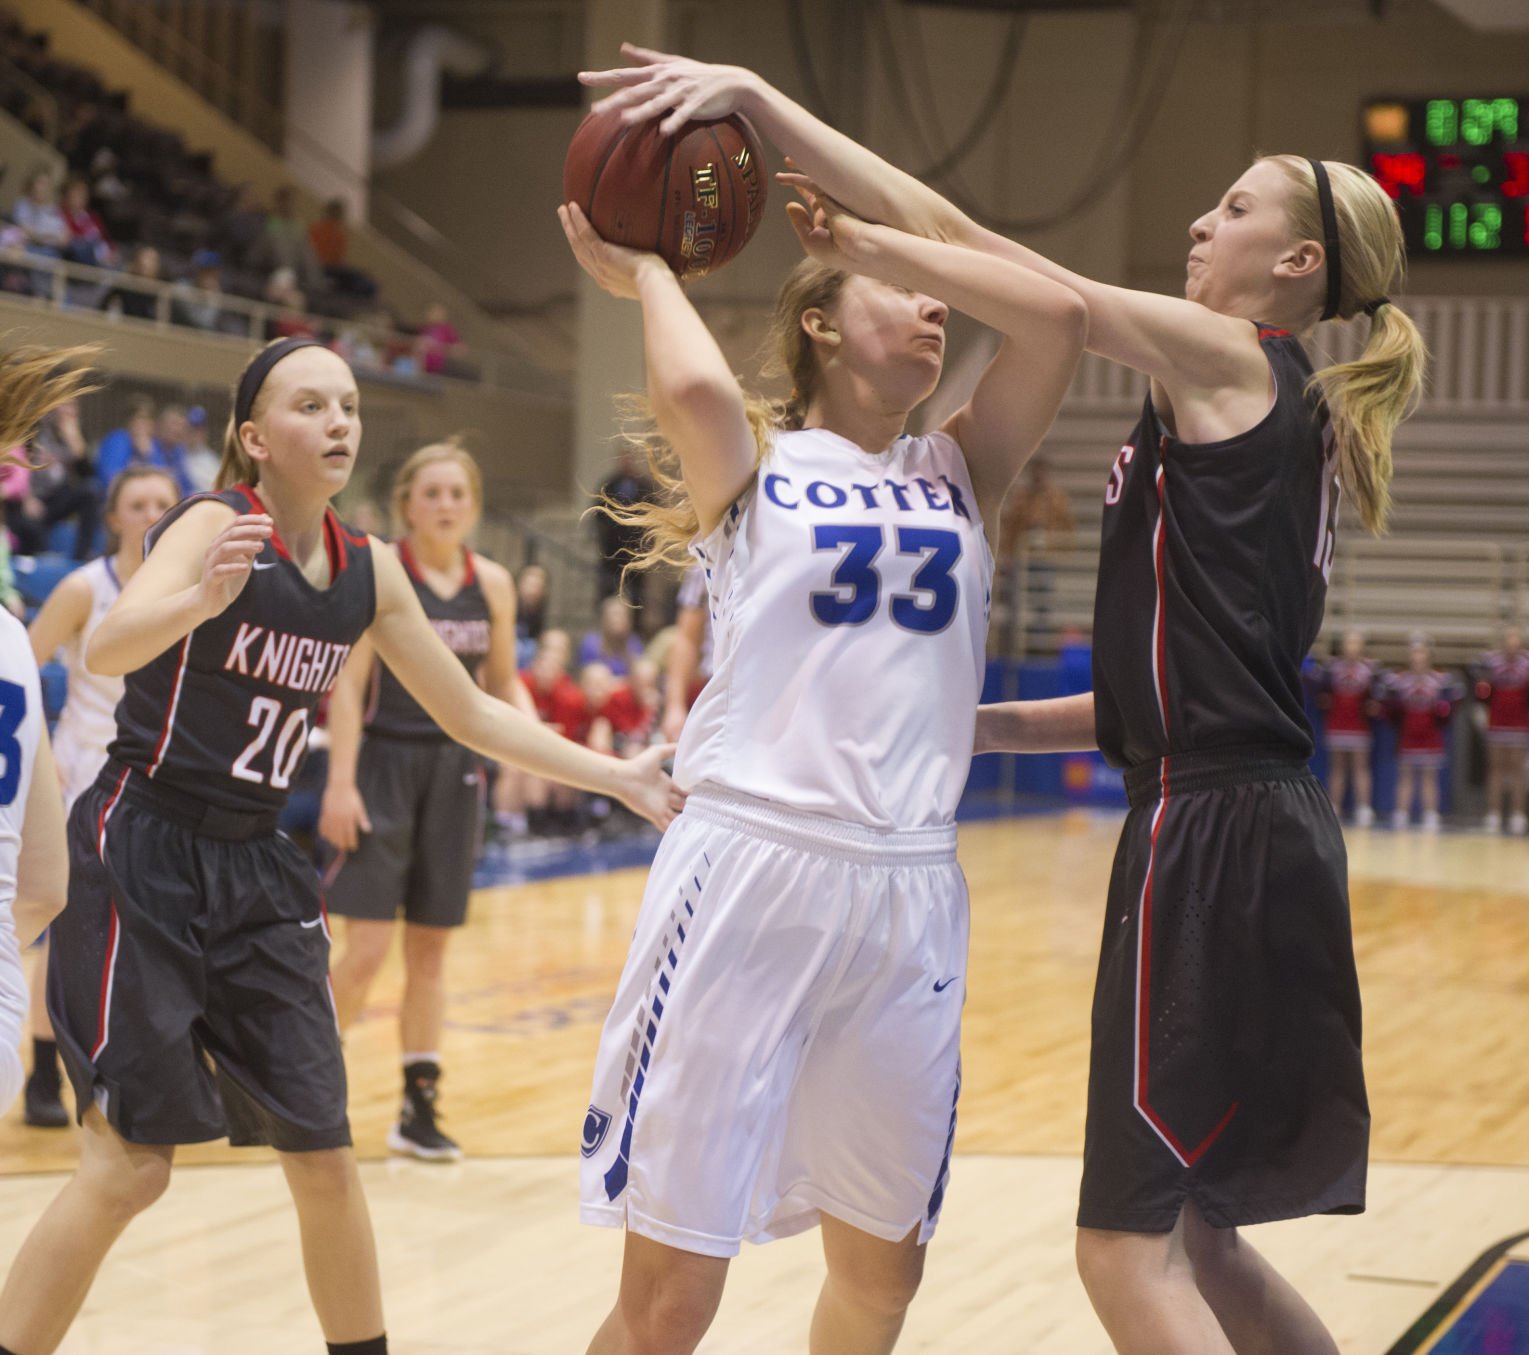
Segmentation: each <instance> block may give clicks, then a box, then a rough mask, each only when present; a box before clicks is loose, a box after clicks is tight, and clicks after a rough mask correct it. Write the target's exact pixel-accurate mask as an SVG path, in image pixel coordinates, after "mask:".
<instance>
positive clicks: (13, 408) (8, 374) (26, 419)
mask: <svg viewBox="0 0 1529 1355" xmlns="http://www.w3.org/2000/svg"><path fill="white" fill-rule="evenodd" d="M96 351H97V350H96V349H95V348H94V347H89V346H86V347H77V348H42V347H40V346H36V345H32V346H28V347H26V348H14V349H12V350H11V351H10V352H8V353H3V354H0V447H19V446H21V445H22V444H23V443H25V442H28V441H30V440H31V437H32V435H33V434H34V433H35V432H36V431H37V425H38V424H40V423H41V422H42V421H43V420H44V419H45V418H47V416H48V415H49V414H51V413H52V412H53V411H54V410H55V409H57V408H58V407H59V406H60V405H66V404H68V403H69V401H71V400H74V399H77V398H78V397H79V396H81V395H84V394H86V393H87V392H89V391H93V390H95V389H96V387H95V386H94V385H92V384H91V383H90V374H89V371H88V370H87V369H85V368H83V367H82V368H78V369H75V370H72V371H71V370H69V369H68V366H67V364H69V363H71V362H83V361H85V359H87V358H91V357H94V356H95V354H96Z"/></svg>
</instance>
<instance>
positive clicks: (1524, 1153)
mask: <svg viewBox="0 0 1529 1355" xmlns="http://www.w3.org/2000/svg"><path fill="white" fill-rule="evenodd" d="M1118 826H1119V817H1118V816H1117V815H1111V814H1092V813H1084V812H1080V811H1073V812H1067V813H1060V814H1055V815H1044V816H1037V817H1030V818H1019V819H1006V820H998V821H993V822H986V823H978V824H972V825H968V826H965V827H963V829H962V832H961V860H962V863H963V865H964V866H965V869H966V872H967V875H968V878H969V879H970V881H971V886H972V905H973V919H972V959H971V966H970V973H969V980H968V1001H967V1007H966V1024H965V1065H966V1075H965V1083H964V1087H963V1093H962V1099H961V1117H960V1127H959V1131H958V1134H957V1140H956V1152H957V1160H956V1163H955V1167H954V1171H953V1179H952V1184H951V1190H950V1194H949V1196H948V1199H947V1202H946V1205H945V1211H944V1215H943V1218H942V1222H941V1227H940V1231H939V1234H938V1236H937V1238H936V1241H935V1244H934V1245H933V1247H932V1248H931V1254H930V1262H929V1267H928V1274H927V1278H926V1281H925V1286H924V1290H923V1292H922V1293H921V1295H920V1296H919V1299H918V1301H917V1302H916V1303H915V1305H914V1309H913V1314H912V1316H911V1318H910V1320H909V1324H908V1328H907V1332H906V1335H905V1337H904V1339H903V1343H902V1345H901V1347H900V1349H902V1350H908V1351H931V1352H932V1351H942V1352H943V1351H975V1350H985V1351H992V1352H995V1355H1006V1353H1007V1352H1015V1353H1016V1355H1017V1353H1018V1352H1026V1353H1027V1355H1028V1353H1029V1352H1035V1353H1036V1355H1105V1352H1107V1350H1108V1346H1107V1343H1106V1342H1105V1341H1104V1339H1103V1336H1102V1334H1101V1333H1100V1331H1099V1328H1098V1326H1097V1324H1096V1323H1095V1321H1094V1319H1093V1317H1092V1315H1091V1313H1090V1311H1089V1308H1088V1304H1087V1301H1086V1299H1085V1298H1084V1296H1083V1293H1082V1290H1081V1288H1080V1286H1079V1284H1078V1282H1077V1280H1076V1278H1075V1276H1074V1273H1073V1267H1072V1211H1073V1207H1074V1203H1075V1198H1076V1188H1077V1177H1078V1171H1079V1160H1078V1155H1079V1148H1080V1145H1081V1142H1082V1128H1083V1103H1084V1086H1085V1078H1086V1068H1087V1041H1088V1013H1089V994H1090V990H1091V986H1092V981H1093V970H1094V960H1095V955H1096V949H1097V944H1098V934H1099V929H1100V920H1099V910H1100V908H1101V906H1102V900H1103V898H1104V892H1105V882H1106V879H1107V876H1108V872H1109V865H1110V860H1111V855H1112V852H1113V849H1114V842H1115V837H1116V834H1117V831H1118ZM1350 853H1351V873H1352V897H1353V905H1354V923H1355V935H1356V941H1357V948H1358V956H1359V967H1360V978H1361V981H1362V984H1363V989H1364V997H1365V1047H1366V1063H1367V1069H1368V1076H1369V1086H1370V1098H1371V1107H1372V1111H1373V1115H1374V1136H1373V1144H1372V1150H1373V1152H1372V1156H1373V1163H1374V1167H1373V1170H1372V1173H1371V1183H1370V1210H1369V1212H1368V1213H1367V1214H1366V1215H1364V1216H1362V1217H1360V1218H1357V1219H1343V1218H1338V1219H1326V1218H1324V1219H1307V1220H1299V1221H1296V1222H1292V1223H1286V1224H1276V1225H1270V1226H1268V1227H1265V1228H1260V1229H1256V1230H1253V1234H1252V1235H1253V1237H1254V1239H1255V1240H1256V1241H1257V1243H1258V1245H1260V1247H1262V1248H1263V1249H1264V1250H1265V1251H1266V1253H1267V1254H1268V1255H1269V1256H1270V1257H1271V1259H1273V1260H1274V1262H1275V1264H1276V1265H1278V1266H1280V1268H1281V1269H1283V1270H1285V1271H1286V1273H1287V1274H1289V1275H1290V1277H1291V1278H1292V1279H1293V1280H1294V1281H1295V1282H1296V1284H1297V1285H1298V1286H1299V1287H1300V1288H1301V1289H1302V1291H1303V1292H1305V1293H1306V1294H1307V1295H1308V1296H1309V1297H1310V1298H1311V1300H1312V1301H1313V1303H1314V1304H1315V1305H1316V1306H1317V1308H1318V1310H1319V1311H1320V1312H1321V1313H1322V1314H1323V1316H1324V1317H1325V1318H1326V1320H1327V1321H1328V1323H1329V1325H1331V1326H1332V1328H1333V1329H1334V1331H1335V1332H1336V1333H1337V1335H1338V1338H1339V1342H1340V1345H1341V1346H1342V1349H1343V1350H1344V1351H1345V1352H1346V1355H1347V1353H1348V1352H1353V1353H1354V1355H1382V1353H1383V1352H1385V1351H1387V1350H1388V1349H1389V1348H1390V1347H1391V1345H1392V1343H1393V1342H1394V1341H1396V1340H1397V1339H1398V1338H1399V1337H1400V1336H1401V1335H1402V1334H1403V1333H1404V1332H1405V1331H1407V1330H1408V1328H1410V1327H1411V1326H1412V1325H1413V1323H1414V1322H1415V1320H1416V1319H1417V1317H1418V1315H1419V1314H1420V1313H1422V1312H1423V1311H1424V1310H1425V1309H1427V1308H1428V1307H1429V1305H1430V1304H1431V1303H1433V1302H1434V1301H1435V1300H1436V1299H1438V1298H1439V1297H1440V1296H1441V1295H1443V1294H1444V1293H1445V1291H1446V1290H1447V1289H1448V1287H1449V1286H1450V1285H1451V1283H1452V1282H1453V1281H1454V1280H1455V1279H1456V1278H1457V1277H1458V1276H1459V1275H1460V1274H1461V1272H1462V1271H1464V1270H1465V1269H1466V1267H1467V1266H1469V1265H1470V1264H1471V1262H1472V1261H1473V1260H1474V1259H1475V1258H1476V1257H1477V1256H1478V1255H1479V1254H1481V1253H1482V1252H1483V1251H1484V1250H1485V1249H1487V1248H1488V1247H1490V1246H1491V1245H1492V1244H1493V1243H1495V1242H1497V1241H1499V1240H1501V1239H1503V1238H1506V1237H1509V1236H1510V1235H1512V1234H1515V1233H1519V1232H1522V1231H1523V1230H1525V1229H1526V1228H1529V964H1526V960H1525V957H1526V956H1529V843H1526V842H1523V841H1515V840H1508V839H1502V838H1487V837H1484V836H1480V835H1474V834H1446V835H1443V836H1438V837H1425V836H1422V835H1395V834H1391V833H1389V832H1382V831H1367V832H1355V833H1352V834H1351V835H1350ZM642 882H643V872H642V871H640V870H637V871H630V870H629V871H618V872H613V873H610V874H605V875H592V876H579V877H573V878H565V879H560V880H555V881H550V882H546V883H541V884H535V885H525V886H519V887H515V888H498V889H489V890H482V891H479V893H478V895H477V896H476V897H475V900H474V907H473V916H472V920H471V922H470V924H469V926H468V928H467V929H466V930H465V932H464V933H463V935H462V936H461V937H460V938H459V939H458V940H457V942H456V943H455V945H454V947H453V955H452V991H453V996H452V1000H451V1006H450V1011H449V1029H448V1034H447V1049H446V1068H447V1075H446V1079H445V1082H444V1084H443V1090H442V1099H443V1106H444V1110H445V1113H446V1125H447V1128H448V1129H449V1130H450V1131H451V1132H452V1133H453V1134H455V1135H456V1136H457V1137H458V1138H459V1139H460V1140H461V1141H462V1143H463V1145H464V1147H465V1148H466V1149H467V1151H468V1154H469V1157H468V1159H467V1160H466V1161H465V1162H463V1163H462V1164H460V1165H456V1166H447V1167H439V1166H428V1165H425V1164H421V1163H415V1162H405V1161H398V1160H393V1161H388V1160H387V1158H386V1153H385V1150H384V1148H383V1137H384V1135H385V1133H386V1131H387V1127H388V1124H389V1122H390V1117H391V1116H392V1115H393V1114H394V1112H395V1110H396V1098H397V1089H398V1065H397V1049H396V1026H395V1019H394V1018H395V1016H396V1003H397V998H398V992H399V982H400V970H399V968H398V967H397V964H396V961H395V962H394V963H393V964H390V967H389V968H388V969H387V970H386V971H385V972H384V975H383V977H382V979H381V981H380V982H379V985H378V987H377V989H376V990H375V992H374V994H373V1001H372V1005H371V1006H370V1007H369V1009H368V1010H367V1012H366V1013H365V1014H364V1016H363V1018H362V1020H361V1021H360V1022H359V1023H358V1024H357V1026H356V1027H355V1028H354V1030H353V1031H352V1033H351V1036H350V1038H349V1041H348V1054H349V1060H350V1074H351V1111H352V1121H353V1124H354V1128H355V1134H356V1142H357V1147H358V1150H359V1151H360V1153H361V1155H362V1157H363V1158H364V1159H366V1160H367V1165H366V1166H365V1167H364V1172H365V1175H366V1180H367V1186H368V1190H369V1197H370V1201H371V1205H372V1210H373V1214H374V1218H375V1222H376V1227H377V1234H378V1240H379V1244H380V1250H381V1253H382V1264H383V1269H384V1280H385V1286H386V1299H387V1305H388V1322H389V1328H390V1337H391V1348H392V1349H393V1350H394V1351H395V1355H426V1353H427V1352H428V1353H429V1355H444V1352H460V1353H461V1355H490V1353H492V1355H568V1353H569V1352H574V1353H575V1355H576V1353H577V1352H580V1351H582V1350H583V1348H584V1344H585V1342H586V1341H587V1340H588V1337H589V1335H590V1334H591V1333H592V1331H593V1329H594V1328H595V1326H597V1325H598V1322H599V1320H600V1317H601V1315H602V1314H603V1312H604V1311H605V1309H606V1308H607V1307H608V1305H609V1303H610V1301H611V1298H612V1296H613V1295H614V1292H615V1283H616V1275H617V1271H618V1266H619V1258H620V1238H619V1235H618V1234H616V1233H613V1232H607V1231H604V1230H598V1229H588V1228H582V1227H580V1225H579V1224H578V1223H577V1220H576V1213H577V1176H578V1170H577V1154H576V1151H575V1149H574V1145H575V1144H576V1142H577V1138H578V1133H579V1128H580V1124H581V1121H582V1118H583V1111H584V1107H585V1106H586V1104H587V1102H588V1093H589V1086H588V1083H589V1072H590V1067H591V1063H592V1060H593V1054H594V1048H595V1044H596V1040H597V1037H598V1034H599V1026H600V1022H601V1020H602V1019H603V1016H604V1014H605V1008H606V1005H607V1003H608V1001H609V996H610V993H611V991H612V989H613V987H614V984H615V980H616V976H617V974H618V972H619V969H620V966H621V962H622V958H623V955H624V952H625V947H626V944H627V940H628V938H629V936H630V934H631V929H632V924H633V920H634V917H635V914H636V909H637V904H638V901H639V898H640V894H641V889H642ZM72 1138H73V1131H72V1130H70V1131H51V1132H50V1131H39V1130H30V1129H27V1128H25V1127H24V1126H23V1125H22V1124H21V1119H20V1110H19V1108H17V1109H16V1110H15V1111H13V1112H12V1113H11V1114H10V1115H9V1116H7V1118H6V1119H5V1121H4V1122H0V1264H4V1263H6V1261H7V1260H8V1258H9V1256H10V1255H11V1254H13V1253H14V1250H15V1248H16V1247H17V1245H19V1243H20V1240H21V1238H22V1237H23V1236H24V1235H25V1232H26V1230H27V1229H28V1227H30V1225H31V1223H32V1221H33V1220H34V1219H35V1218H36V1216H37V1214H38V1212H39V1211H40V1210H41V1208H42V1207H43V1205H44V1204H45V1203H46V1201H47V1200H48V1199H49V1198H51V1196H52V1195H53V1193H54V1192H55V1191H56V1190H57V1189H58V1186H59V1184H60V1181H61V1179H62V1177H61V1176H60V1175H59V1173H60V1172H63V1171H67V1169H68V1167H69V1165H70V1162H71V1160H72V1153H73V1149H72V1142H71V1141H72ZM178 1160H179V1162H180V1163H181V1164H182V1167H183V1169H182V1170H181V1171H180V1172H179V1173H178V1174H177V1177H176V1180H175V1182H174V1184H173V1185H172V1187H171V1190H170V1193H169V1195H168V1196H167V1197H166V1198H165V1200H164V1201H162V1202H161V1203H160V1204H159V1205H158V1206H156V1208H155V1209H154V1210H152V1211H150V1213H149V1214H148V1215H146V1216H145V1217H143V1218H141V1219H139V1220H138V1221H137V1222H135V1223H134V1225H133V1226H132V1228H131V1229H130V1230H129V1232H128V1233H127V1235H126V1236H125V1237H124V1239H123V1240H122V1242H121V1243H120V1244H119V1245H118V1247H117V1249H116V1250H115V1251H114V1252H113V1254H112V1256H111V1257H110V1258H109V1259H108V1261H107V1263H106V1265H105V1267H104V1268H103V1271H102V1273H101V1276H100V1279H99V1280H98V1282H97V1284H96V1287H95V1289H94V1291H93V1293H92V1295H91V1299H90V1301H89V1304H88V1305H87V1308H86V1310H85V1313H84V1314H83V1315H82V1317H81V1320H80V1321H79V1322H78V1323H77V1324H76V1327H75V1330H74V1332H73V1333H72V1334H71V1335H70V1337H69V1338H68V1339H67V1340H66V1342H65V1344H64V1345H63V1346H62V1347H61V1350H62V1351H63V1352H64V1355H86V1352H89V1353H90V1355H203V1353H204V1352H205V1353H206V1355H255V1352H262V1355H269V1352H273V1351H280V1352H283V1355H285V1353H286V1352H289V1351H290V1352H301V1351H307V1350H312V1351H317V1350H319V1349H321V1347H322V1342H321V1340H320V1338H319V1336H318V1331H317V1326H316V1324H315V1322H314V1319H313V1317H312V1314H311V1312H310V1310H309V1308H308V1305H307V1299H306V1294H305V1291H304V1289H303V1284H302V1278H301V1269H300V1265H299V1261H298V1257H297V1251H296V1227H295V1221H294V1219H293V1216H292V1211H291V1208H290V1205H289V1203H288V1202H287V1200H286V1197H285V1193H284V1190H283V1187H282V1185H281V1180H280V1173H279V1171H278V1169H277V1168H276V1167H275V1166H274V1165H273V1164H272V1162H271V1160H270V1158H269V1156H268V1155H265V1154H261V1153H237V1154H236V1153H233V1152H231V1151H230V1150H228V1149H226V1148H221V1147H216V1146H213V1147H202V1148H194V1149H187V1150H183V1152H182V1154H181V1155H180V1157H179V1159H178ZM819 1279H820V1260H819V1257H818V1253H817V1242H816V1235H815V1234H807V1235H805V1236H803V1237H800V1238H795V1239H791V1240H789V1241H786V1242H783V1243H777V1244H774V1245H772V1246H770V1247H765V1248H745V1251H744V1253H743V1255H742V1256H741V1257H740V1258H739V1262H738V1264H737V1265H735V1266H734V1268H733V1273H732V1276H731V1278H730V1282H729V1291H728V1295H727V1298H726V1299H725V1301H724V1304H723V1308H722V1312H721V1314H720V1315H719V1317H718V1320H717V1323H716V1325H715V1327H714V1328H713V1332H712V1335H711V1336H710V1337H709V1338H708V1340H707V1341H706V1342H705V1343H704V1344H703V1346H702V1350H703V1351H704V1352H707V1355H744V1353H745V1352H748V1353H749V1355H753V1353H754V1352H760V1353H761V1355H762V1353H763V1352H782V1351H790V1350H801V1349H803V1348H804V1347H805V1340H804V1333H805V1330H806V1322H807V1315H808V1313H809V1312H810V1309H811V1304H812V1300H813V1297H814V1295H815V1293H816V1289H817V1285H818V1282H819ZM1422 1348H1425V1349H1426V1348H1427V1347H1422ZM1443 1348H1444V1347H1442V1346H1440V1347H1439V1349H1441V1350H1442V1349H1443ZM1512 1348H1513V1349H1518V1347H1512ZM1505 1349H1507V1347H1505Z"/></svg>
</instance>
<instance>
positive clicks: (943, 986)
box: [934, 974, 961, 993]
mask: <svg viewBox="0 0 1529 1355" xmlns="http://www.w3.org/2000/svg"><path fill="white" fill-rule="evenodd" d="M960 977H961V976H960V975H959V974H957V975H956V976H955V977H954V978H949V979H946V980H945V982H944V983H937V984H935V985H934V991H935V992H937V993H943V992H944V991H945V990H946V989H947V988H949V987H950V985H951V984H953V983H954V982H955V981H956V979H959V978H960Z"/></svg>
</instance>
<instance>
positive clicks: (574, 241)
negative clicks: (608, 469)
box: [557, 203, 759, 533]
mask: <svg viewBox="0 0 1529 1355" xmlns="http://www.w3.org/2000/svg"><path fill="white" fill-rule="evenodd" d="M557 213H558V219H559V220H560V221H561V222H562V224H563V233H564V235H566V236H567V237H568V244H569V247H570V248H571V249H572V250H573V254H574V257H575V258H576V259H577V260H578V261H579V265H580V266H581V267H582V268H583V269H584V271H585V272H586V273H588V274H589V275H590V277H592V278H593V279H594V280H595V281H596V282H597V283H599V284H600V286H601V287H603V288H604V289H605V290H606V291H607V292H609V293H610V294H611V295H612V296H618V297H625V298H628V299H630V300H635V301H638V302H640V303H641V305H642V339H643V354H644V357H645V359H646V362H647V372H648V402H649V404H651V405H652V407H653V417H654V419H655V420H656V421H657V423H658V431H659V432H660V433H661V434H662V435H663V437H664V438H665V439H666V440H667V441H668V443H669V445H670V446H671V447H673V448H674V450H675V453H676V455H678V457H679V459H680V467H681V469H682V471H683V474H684V479H685V492H686V494H687V495H688V496H689V498H690V502H691V503H692V504H693V505H694V507H695V510H696V515H697V517H698V518H699V519H700V524H701V531H702V532H703V533H706V532H709V531H711V529H712V528H713V527H715V526H716V525H717V523H718V522H720V521H721V520H722V514H723V513H725V512H726V511H727V510H728V507H729V506H730V505H731V504H732V503H733V501H734V500H735V499H736V498H737V497H738V496H739V495H740V494H741V493H743V491H744V489H745V488H747V486H748V483H749V481H750V480H751V479H753V476H754V468H755V465H756V463H757V462H758V459H759V454H758V446H757V444H756V443H755V441H754V433H753V430H752V429H751V428H750V427H749V420H748V415H747V413H746V411H745V407H744V402H743V392H742V390H740V389H739V386H738V381H737V378H736V377H734V376H733V373H732V371H731V369H730V368H729V367H728V365H727V359H726V358H725V357H724V356H723V355H722V350H721V349H720V348H719V347H718V346H717V341H716V340H715V339H714V338H713V337H712V334H711V331H710V330H709V329H707V328H706V322H705V321H704V320H702V319H701V317H700V316H699V315H698V314H696V309H695V307H694V306H692V305H691V304H690V298H689V297H687V296H686V295H685V290H684V288H682V287H681V286H680V283H679V279H678V278H676V277H675V276H674V273H673V272H672V271H671V270H670V268H669V265H668V264H666V263H665V262H664V261H663V260H662V259H660V258H659V257H658V255H656V254H648V253H644V252H643V251H641V250H635V249H625V248H623V247H621V246H620V245H612V244H609V243H607V242H606V241H605V240H602V239H601V238H600V236H599V235H598V234H597V233H596V231H595V228H594V227H593V226H591V225H590V224H589V221H588V219H587V218H586V217H585V215H584V213H583V212H582V211H581V210H580V209H579V206H578V204H577V203H569V204H568V205H566V206H564V207H559V208H558V209H557Z"/></svg>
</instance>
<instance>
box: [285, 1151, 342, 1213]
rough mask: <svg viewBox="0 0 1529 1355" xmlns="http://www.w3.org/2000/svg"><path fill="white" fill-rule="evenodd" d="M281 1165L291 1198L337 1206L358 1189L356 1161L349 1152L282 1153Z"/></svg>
mask: <svg viewBox="0 0 1529 1355" xmlns="http://www.w3.org/2000/svg"><path fill="white" fill-rule="evenodd" d="M281 1165H282V1168H283V1169H284V1170H285V1171H286V1174H287V1181H288V1184H289V1185H290V1186H291V1188H292V1193H293V1194H294V1195H301V1196H302V1197H303V1198H304V1199H305V1200H310V1201H311V1200H321V1201H324V1202H325V1203H326V1205H329V1206H337V1205H338V1204H340V1203H341V1202H342V1201H344V1200H346V1199H348V1198H349V1197H350V1196H351V1195H352V1194H354V1193H355V1192H357V1191H359V1189H360V1178H359V1176H358V1175H357V1173H356V1160H355V1157H354V1156H353V1155H352V1153H351V1151H350V1149H348V1148H323V1149H319V1150H318V1151H316V1152H309V1153H283V1154H282V1155H281Z"/></svg>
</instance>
